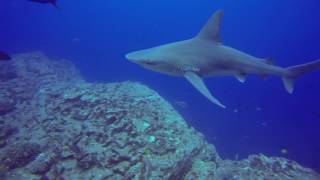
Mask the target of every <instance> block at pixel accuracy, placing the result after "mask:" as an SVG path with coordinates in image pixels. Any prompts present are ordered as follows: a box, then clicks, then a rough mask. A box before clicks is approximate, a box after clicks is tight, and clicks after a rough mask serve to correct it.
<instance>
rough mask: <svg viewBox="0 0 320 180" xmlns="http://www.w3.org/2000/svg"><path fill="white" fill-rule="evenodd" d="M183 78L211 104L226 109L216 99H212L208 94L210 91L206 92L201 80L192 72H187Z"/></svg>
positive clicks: (206, 89)
mask: <svg viewBox="0 0 320 180" xmlns="http://www.w3.org/2000/svg"><path fill="white" fill-rule="evenodd" d="M184 77H185V78H187V80H188V81H189V82H190V83H191V84H192V85H193V86H194V87H195V88H196V89H197V90H198V91H200V92H201V94H203V95H204V96H206V97H207V98H208V99H209V100H210V101H211V102H213V103H214V104H216V105H218V106H220V107H222V108H226V106H224V105H223V104H222V103H221V102H220V101H219V100H218V99H216V98H215V97H213V96H212V95H211V93H210V91H209V90H208V88H207V87H206V85H205V84H204V82H203V80H202V78H201V77H199V76H198V75H197V74H196V73H194V72H192V71H187V72H186V73H185V74H184Z"/></svg>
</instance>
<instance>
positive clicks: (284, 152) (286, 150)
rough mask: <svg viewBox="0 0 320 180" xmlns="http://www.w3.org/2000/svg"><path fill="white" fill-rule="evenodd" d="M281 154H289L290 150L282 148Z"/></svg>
mask: <svg viewBox="0 0 320 180" xmlns="http://www.w3.org/2000/svg"><path fill="white" fill-rule="evenodd" d="M280 152H281V153H282V154H288V152H289V151H288V149H286V148H282V149H281V150H280Z"/></svg>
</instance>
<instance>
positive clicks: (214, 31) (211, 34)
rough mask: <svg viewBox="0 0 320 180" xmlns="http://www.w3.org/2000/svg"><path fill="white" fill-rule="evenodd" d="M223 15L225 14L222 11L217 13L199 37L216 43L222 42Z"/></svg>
mask: <svg viewBox="0 0 320 180" xmlns="http://www.w3.org/2000/svg"><path fill="white" fill-rule="evenodd" d="M223 14H224V13H223V11H222V10H218V11H217V12H215V13H214V14H213V15H212V16H211V18H210V19H209V21H208V22H207V24H206V25H205V26H204V27H203V28H202V29H201V31H200V32H199V34H198V35H197V37H199V38H202V39H208V40H212V41H215V42H221V38H220V31H221V22H222V17H223Z"/></svg>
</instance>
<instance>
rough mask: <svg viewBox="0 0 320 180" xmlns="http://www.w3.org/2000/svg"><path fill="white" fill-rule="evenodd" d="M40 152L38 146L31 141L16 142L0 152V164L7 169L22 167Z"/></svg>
mask: <svg viewBox="0 0 320 180" xmlns="http://www.w3.org/2000/svg"><path fill="white" fill-rule="evenodd" d="M39 153H40V146H39V145H38V144H33V143H27V142H24V143H17V144H12V145H10V146H9V147H7V148H6V149H5V150H4V151H1V153H0V166H1V167H7V169H8V170H11V169H15V168H19V167H23V166H25V165H27V164H28V163H29V162H31V161H32V160H33V159H34V158H35V157H36V156H37V155H38V154H39Z"/></svg>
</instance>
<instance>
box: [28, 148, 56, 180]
mask: <svg viewBox="0 0 320 180" xmlns="http://www.w3.org/2000/svg"><path fill="white" fill-rule="evenodd" d="M56 160H57V154H56V153H54V152H51V151H48V152H43V153H40V154H38V155H37V156H36V157H35V159H34V160H33V161H32V162H31V163H30V164H29V165H28V167H27V168H28V169H29V171H30V172H31V173H33V174H39V175H43V174H45V173H46V172H48V171H49V170H50V168H51V166H52V165H53V164H54V162H55V161H56Z"/></svg>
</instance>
